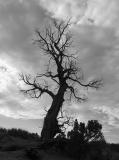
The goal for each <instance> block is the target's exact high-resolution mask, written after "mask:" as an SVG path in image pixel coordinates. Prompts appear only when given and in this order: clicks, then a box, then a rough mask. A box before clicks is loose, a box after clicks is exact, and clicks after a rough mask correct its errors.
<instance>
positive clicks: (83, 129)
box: [67, 119, 105, 144]
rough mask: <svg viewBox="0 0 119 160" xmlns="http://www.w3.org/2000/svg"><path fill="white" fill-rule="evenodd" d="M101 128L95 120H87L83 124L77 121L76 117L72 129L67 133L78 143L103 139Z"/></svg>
mask: <svg viewBox="0 0 119 160" xmlns="http://www.w3.org/2000/svg"><path fill="white" fill-rule="evenodd" d="M101 130H102V125H101V124H100V123H99V122H98V121H97V120H89V121H88V123H87V125H85V123H83V122H80V123H78V121H77V119H76V120H75V121H74V127H73V129H72V130H71V131H69V132H68V134H67V135H68V138H70V139H72V140H73V141H74V142H77V143H78V144H80V143H89V142H97V141H98V142H99V141H105V139H104V136H103V133H102V131H101Z"/></svg>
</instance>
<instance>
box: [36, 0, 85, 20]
mask: <svg viewBox="0 0 119 160" xmlns="http://www.w3.org/2000/svg"><path fill="white" fill-rule="evenodd" d="M39 2H40V5H41V6H43V7H44V8H45V9H47V11H48V12H50V13H51V15H52V16H53V17H55V18H60V19H62V18H63V19H67V18H72V20H73V21H74V22H75V21H77V19H79V18H80V17H81V16H83V15H84V12H85V9H86V7H87V0H75V1H73V0H60V1H58V0H51V1H50V3H49V5H48V6H47V4H48V0H40V1H39Z"/></svg>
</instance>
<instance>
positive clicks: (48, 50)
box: [21, 20, 102, 140]
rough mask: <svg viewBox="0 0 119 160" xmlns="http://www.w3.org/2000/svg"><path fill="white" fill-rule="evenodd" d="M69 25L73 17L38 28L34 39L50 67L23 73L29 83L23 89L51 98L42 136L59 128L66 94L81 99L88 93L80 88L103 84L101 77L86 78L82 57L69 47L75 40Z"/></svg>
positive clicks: (29, 92) (49, 135) (46, 137)
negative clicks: (86, 79) (81, 63)
mask: <svg viewBox="0 0 119 160" xmlns="http://www.w3.org/2000/svg"><path fill="white" fill-rule="evenodd" d="M69 26H70V21H68V22H64V21H56V20H54V21H53V25H49V26H48V27H46V28H45V32H41V31H39V30H36V35H37V39H36V40H35V41H34V42H35V44H37V45H38V47H39V48H40V49H41V50H42V51H43V55H44V56H46V57H47V59H48V60H49V61H48V64H47V69H46V72H44V73H42V74H37V75H36V76H35V77H31V76H29V75H27V74H22V75H21V79H22V80H23V81H24V82H25V84H27V85H28V86H29V89H27V90H22V91H23V92H24V93H26V94H30V95H31V96H32V97H33V98H40V97H41V96H42V95H43V94H45V93H46V94H48V95H49V96H50V97H51V98H52V103H51V106H50V107H49V110H48V111H47V114H46V116H45V118H44V124H43V128H42V132H41V137H42V139H43V140H48V139H51V138H53V137H54V136H55V135H56V133H58V132H60V130H59V125H58V120H57V116H58V114H59V112H60V110H61V108H62V105H63V102H64V101H65V100H66V99H65V98H66V97H65V96H66V95H67V97H68V99H69V100H72V98H75V99H76V100H77V101H78V102H81V101H85V100H86V99H87V97H86V96H85V95H81V94H79V91H80V90H82V88H89V87H90V88H95V89H98V88H99V87H100V86H101V84H102V81H101V80H91V81H89V82H85V81H84V80H83V73H82V70H81V68H80V67H79V61H78V59H77V58H76V57H75V54H72V53H70V52H71V51H69V48H70V47H71V44H72V36H71V34H70V32H69ZM43 80H44V82H43ZM41 81H42V82H43V83H42V84H41ZM49 81H50V82H49ZM51 81H52V82H51ZM49 83H50V84H49ZM51 84H52V85H51Z"/></svg>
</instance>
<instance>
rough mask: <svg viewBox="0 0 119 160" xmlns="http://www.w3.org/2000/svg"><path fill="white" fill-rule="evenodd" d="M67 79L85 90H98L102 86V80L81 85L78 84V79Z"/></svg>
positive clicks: (80, 83)
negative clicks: (85, 88)
mask: <svg viewBox="0 0 119 160" xmlns="http://www.w3.org/2000/svg"><path fill="white" fill-rule="evenodd" d="M68 78H69V79H70V80H72V81H74V82H76V83H78V84H79V85H80V86H82V87H87V88H88V87H90V88H95V89H99V88H100V87H101V86H102V84H103V81H102V80H92V81H90V82H89V83H87V84H83V83H82V82H80V81H79V80H78V79H74V78H72V77H68Z"/></svg>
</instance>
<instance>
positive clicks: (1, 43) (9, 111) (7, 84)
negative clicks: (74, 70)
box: [0, 0, 119, 143]
mask: <svg viewBox="0 0 119 160" xmlns="http://www.w3.org/2000/svg"><path fill="white" fill-rule="evenodd" d="M118 6H119V1H118V0H87V1H86V0H75V1H74V0H60V1H59V0H50V1H49V0H0V127H6V128H11V127H17V128H22V129H26V130H28V131H30V132H38V133H39V134H40V130H41V128H42V124H43V117H44V115H45V111H44V106H46V105H47V104H46V99H45V98H46V97H41V98H40V99H32V98H30V97H28V96H25V95H23V93H21V92H20V89H21V88H24V87H25V86H24V84H23V82H21V81H20V78H19V74H20V73H28V74H29V73H30V74H32V75H35V73H40V72H41V71H42V70H43V64H45V61H44V60H42V59H41V54H40V52H41V51H40V50H39V48H38V47H37V46H35V45H33V39H34V38H35V29H36V28H40V29H41V30H42V31H43V29H44V27H45V26H46V25H47V24H48V23H50V22H51V20H52V18H56V19H58V20H67V19H69V18H71V23H72V25H71V27H70V31H71V33H72V35H73V44H74V47H73V51H74V52H75V51H77V54H78V56H79V60H80V65H81V68H82V69H83V72H84V76H85V78H86V79H87V80H89V79H91V78H92V77H93V78H94V77H97V78H102V79H103V87H102V88H100V90H98V91H96V90H91V91H87V93H86V94H88V101H87V102H85V103H76V102H72V103H71V104H70V105H68V104H64V106H63V107H64V109H68V111H69V114H70V113H72V114H73V115H74V116H75V117H76V118H78V120H79V121H83V122H87V121H88V120H91V119H97V120H98V121H99V122H100V123H101V124H102V125H103V133H104V136H105V138H106V140H107V141H108V142H114V143H119V137H118V134H119V53H118V52H119V16H118V15H119V8H118ZM74 48H75V49H74ZM49 102H50V101H49ZM48 106H50V103H49V104H48Z"/></svg>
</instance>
